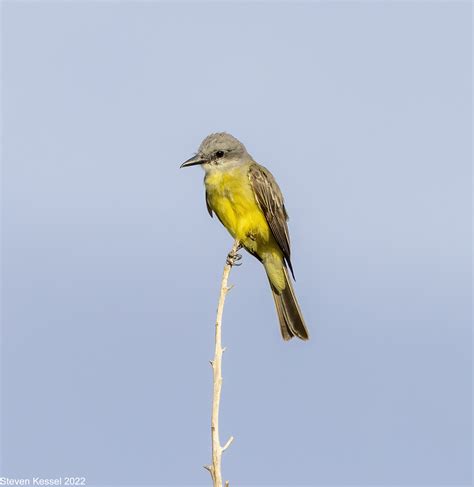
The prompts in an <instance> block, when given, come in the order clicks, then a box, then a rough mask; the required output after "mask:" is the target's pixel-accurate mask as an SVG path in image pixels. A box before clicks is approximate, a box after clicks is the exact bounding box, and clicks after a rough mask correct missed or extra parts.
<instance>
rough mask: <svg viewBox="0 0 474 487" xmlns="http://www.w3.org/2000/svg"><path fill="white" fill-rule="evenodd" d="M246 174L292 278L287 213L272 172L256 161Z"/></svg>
mask: <svg viewBox="0 0 474 487" xmlns="http://www.w3.org/2000/svg"><path fill="white" fill-rule="evenodd" d="M248 174H249V179H250V184H251V185H252V188H253V191H254V194H255V199H256V200H257V203H258V205H259V207H260V209H261V210H262V212H263V214H264V215H265V219H266V220H267V223H268V226H269V227H270V230H271V231H272V234H273V237H274V238H275V240H276V242H277V243H278V245H279V247H280V249H281V251H282V252H283V255H284V257H285V260H286V262H287V263H288V267H289V268H290V270H291V274H292V275H293V278H294V277H295V275H294V273H293V267H292V265H291V260H290V257H291V252H290V235H289V233H288V225H287V224H286V221H287V220H288V214H287V213H286V209H285V204H284V202H283V195H282V194H281V191H280V188H279V187H278V184H277V182H276V181H275V178H274V177H273V175H272V173H271V172H270V171H269V170H268V169H265V168H264V167H263V166H260V165H259V164H257V163H255V164H251V166H250V168H249V173H248Z"/></svg>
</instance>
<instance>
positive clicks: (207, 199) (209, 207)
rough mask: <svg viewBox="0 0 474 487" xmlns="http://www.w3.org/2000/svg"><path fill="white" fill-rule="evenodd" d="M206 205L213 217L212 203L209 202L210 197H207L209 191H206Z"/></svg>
mask: <svg viewBox="0 0 474 487" xmlns="http://www.w3.org/2000/svg"><path fill="white" fill-rule="evenodd" d="M206 207H207V211H208V212H209V215H211V218H212V216H213V215H212V208H211V205H210V204H209V198H208V197H207V191H206Z"/></svg>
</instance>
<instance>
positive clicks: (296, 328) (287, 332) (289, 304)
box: [268, 266, 309, 340]
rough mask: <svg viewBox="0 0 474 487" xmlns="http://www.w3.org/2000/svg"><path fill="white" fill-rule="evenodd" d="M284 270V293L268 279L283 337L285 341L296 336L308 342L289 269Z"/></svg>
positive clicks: (307, 334) (284, 268) (306, 330)
mask: <svg viewBox="0 0 474 487" xmlns="http://www.w3.org/2000/svg"><path fill="white" fill-rule="evenodd" d="M283 270H284V275H285V288H284V289H283V291H278V290H277V289H276V288H275V286H274V285H273V284H272V282H271V281H270V278H269V279H268V280H269V281H270V287H271V288H272V294H273V299H274V300H275V307H276V311H277V315H278V320H279V321H280V329H281V335H282V337H283V340H291V339H292V338H293V337H295V336H296V337H298V338H301V340H308V338H309V333H308V329H307V328H306V325H305V322H304V318H303V314H302V313H301V309H300V306H299V304H298V301H297V299H296V295H295V291H294V289H293V285H292V283H291V280H290V277H289V276H288V269H287V268H286V266H284V267H283Z"/></svg>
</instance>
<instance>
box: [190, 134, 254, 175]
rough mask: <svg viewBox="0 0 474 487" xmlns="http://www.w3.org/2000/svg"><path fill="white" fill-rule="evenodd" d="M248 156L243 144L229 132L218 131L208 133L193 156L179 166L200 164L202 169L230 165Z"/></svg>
mask: <svg viewBox="0 0 474 487" xmlns="http://www.w3.org/2000/svg"><path fill="white" fill-rule="evenodd" d="M249 158H250V156H249V154H248V152H247V150H246V149H245V146H244V144H242V142H240V141H239V140H237V139H236V138H235V137H233V136H232V135H230V134H226V133H225V132H220V133H217V134H211V135H208V136H207V137H206V138H205V139H204V140H203V141H202V142H201V145H200V146H199V149H198V152H197V154H196V155H195V156H193V157H191V159H188V160H187V161H185V162H184V163H183V164H181V167H189V166H195V165H197V164H200V165H202V167H203V168H204V170H206V171H209V170H212V169H214V168H216V169H217V168H220V167H222V168H223V167H232V166H236V165H239V164H242V163H243V162H246V161H247V160H248V159H249Z"/></svg>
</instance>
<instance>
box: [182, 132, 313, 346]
mask: <svg viewBox="0 0 474 487" xmlns="http://www.w3.org/2000/svg"><path fill="white" fill-rule="evenodd" d="M195 165H200V166H201V167H203V168H204V171H205V176H204V185H205V187H206V205H207V210H208V212H209V214H210V215H211V217H212V215H213V213H215V214H216V215H217V217H218V218H219V220H220V221H221V223H222V224H223V225H224V227H225V228H227V230H228V231H229V233H230V234H231V235H232V236H233V237H234V238H235V239H237V240H238V242H239V243H240V245H241V246H242V247H244V248H245V249H246V250H247V251H248V252H249V253H250V254H252V255H253V256H254V257H256V258H257V259H258V260H259V261H260V262H261V263H262V264H263V266H264V268H265V271H266V273H267V277H268V280H269V282H270V287H271V290H272V294H273V299H274V301H275V307H276V311H277V314H278V320H279V321H280V330H281V335H282V337H283V339H284V340H290V339H291V338H293V337H295V336H296V337H298V338H301V339H302V340H307V339H308V338H309V334H308V329H307V328H306V325H305V322H304V319H303V315H302V313H301V309H300V307H299V304H298V301H297V300H296V296H295V292H294V290H293V286H292V283H291V279H290V277H289V275H288V268H289V269H290V271H291V274H292V276H293V279H294V277H295V275H294V273H293V267H292V265H291V259H290V236H289V233H288V225H287V220H288V214H287V213H286V209H285V205H284V202H283V195H282V194H281V191H280V188H279V187H278V184H277V183H276V181H275V178H274V177H273V175H272V174H271V173H270V171H269V170H268V169H266V168H265V167H263V166H261V165H260V164H257V163H256V162H255V161H254V160H253V158H252V156H251V155H250V154H249V153H248V152H247V150H246V149H245V147H244V145H243V144H242V143H241V142H240V141H238V140H237V139H236V138H235V137H233V136H232V135H230V134H227V133H224V132H221V133H216V134H211V135H209V136H208V137H206V138H205V139H204V140H203V141H202V143H201V145H200V147H199V149H198V152H197V154H196V155H195V156H193V157H191V158H190V159H188V160H187V161H185V162H184V163H183V164H181V167H189V166H195Z"/></svg>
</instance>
